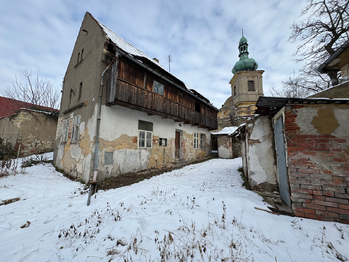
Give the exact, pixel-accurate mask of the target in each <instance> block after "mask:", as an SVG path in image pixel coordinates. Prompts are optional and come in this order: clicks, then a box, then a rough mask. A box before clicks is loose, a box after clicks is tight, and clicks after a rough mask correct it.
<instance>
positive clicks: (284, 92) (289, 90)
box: [270, 75, 309, 98]
mask: <svg viewBox="0 0 349 262" xmlns="http://www.w3.org/2000/svg"><path fill="white" fill-rule="evenodd" d="M305 82H306V81H305V79H304V78H301V77H299V76H294V75H293V77H290V78H289V79H288V80H287V81H285V82H282V84H283V86H282V89H281V90H279V89H276V88H275V87H272V88H271V90H270V93H271V95H272V96H281V97H290V98H303V97H307V96H308V94H309V92H308V90H307V89H306V88H305V84H306V83H305Z"/></svg>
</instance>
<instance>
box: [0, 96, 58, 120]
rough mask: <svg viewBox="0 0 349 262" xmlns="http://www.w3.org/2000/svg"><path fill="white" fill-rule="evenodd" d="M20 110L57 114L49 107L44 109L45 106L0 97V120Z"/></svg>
mask: <svg viewBox="0 0 349 262" xmlns="http://www.w3.org/2000/svg"><path fill="white" fill-rule="evenodd" d="M22 108H27V109H33V108H34V109H37V110H43V111H55V112H58V110H57V109H54V108H51V107H45V106H36V105H34V104H31V103H27V102H23V101H19V100H15V99H12V98H8V97H2V96H0V118H1V117H6V116H11V115H13V114H15V113H16V112H17V111H18V110H20V109H22Z"/></svg>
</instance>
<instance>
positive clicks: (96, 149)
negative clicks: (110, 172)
mask: <svg viewBox="0 0 349 262" xmlns="http://www.w3.org/2000/svg"><path fill="white" fill-rule="evenodd" d="M116 57H117V55H116V56H115V57H114V59H113V60H112V61H111V62H110V64H109V65H108V66H107V67H106V68H105V69H104V71H103V72H102V75H101V84H100V87H99V98H98V111H97V125H96V142H95V148H94V162H93V179H92V183H97V173H98V148H99V128H100V123H101V111H102V96H103V87H104V82H103V79H104V74H105V73H106V72H107V71H108V69H109V67H110V66H111V65H112V64H114V62H115V61H116Z"/></svg>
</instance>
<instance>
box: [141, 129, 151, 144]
mask: <svg viewBox="0 0 349 262" xmlns="http://www.w3.org/2000/svg"><path fill="white" fill-rule="evenodd" d="M141 134H144V137H141ZM141 143H143V145H141ZM152 147H153V131H147V130H141V129H140V130H138V148H152Z"/></svg>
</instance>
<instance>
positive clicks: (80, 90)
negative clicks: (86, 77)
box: [78, 82, 82, 100]
mask: <svg viewBox="0 0 349 262" xmlns="http://www.w3.org/2000/svg"><path fill="white" fill-rule="evenodd" d="M81 93H82V82H80V85H79V95H78V100H80V98H81Z"/></svg>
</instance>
